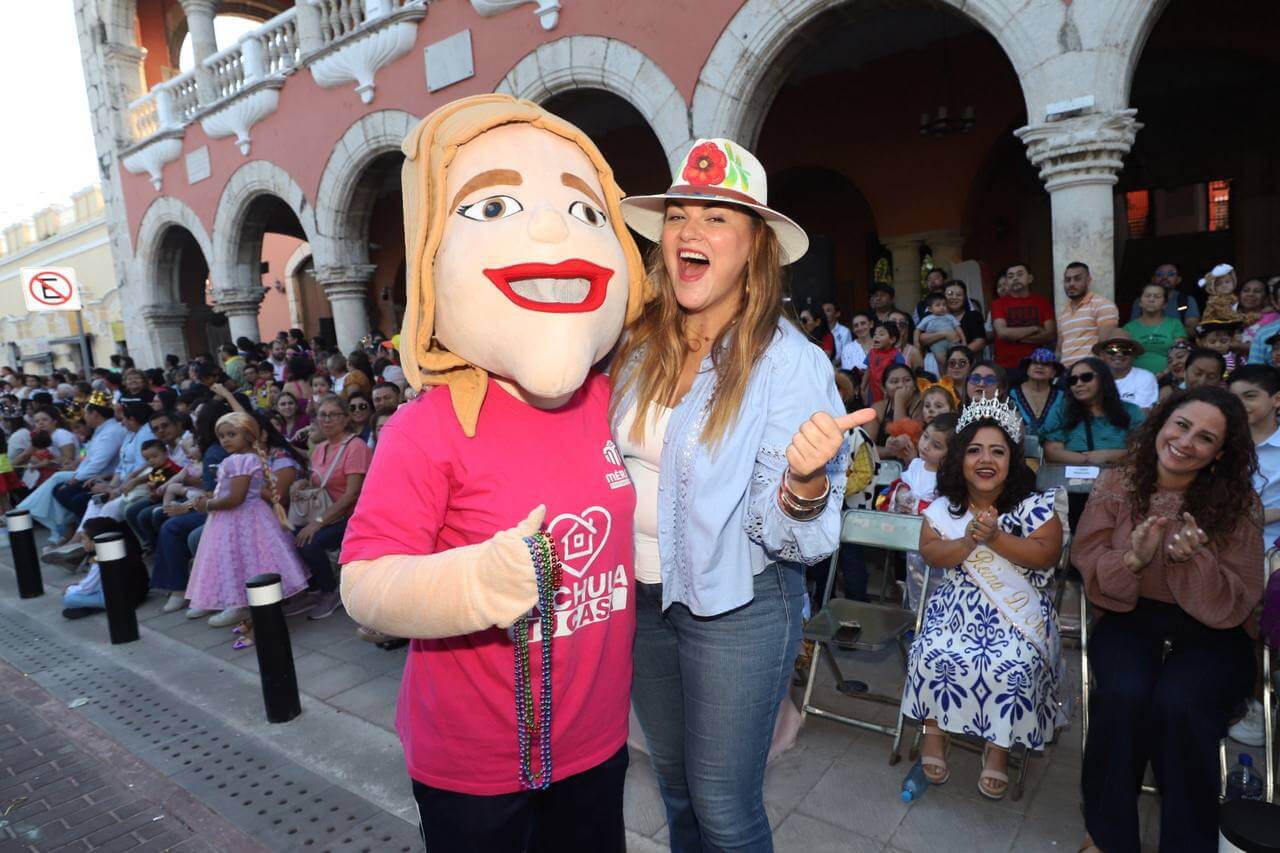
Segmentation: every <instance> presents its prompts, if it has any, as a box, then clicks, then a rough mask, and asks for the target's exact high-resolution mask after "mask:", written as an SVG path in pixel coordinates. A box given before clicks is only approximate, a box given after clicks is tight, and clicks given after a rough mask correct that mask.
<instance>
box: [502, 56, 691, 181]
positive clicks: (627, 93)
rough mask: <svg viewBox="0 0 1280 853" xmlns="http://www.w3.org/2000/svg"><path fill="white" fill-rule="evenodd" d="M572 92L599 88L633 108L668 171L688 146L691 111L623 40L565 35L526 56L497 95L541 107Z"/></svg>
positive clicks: (673, 88)
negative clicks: (651, 135) (654, 139)
mask: <svg viewBox="0 0 1280 853" xmlns="http://www.w3.org/2000/svg"><path fill="white" fill-rule="evenodd" d="M570 89H603V90H604V91H606V92H610V93H612V94H615V95H617V96H618V97H620V98H622V99H623V100H625V101H627V102H628V103H630V104H631V105H632V106H634V107H635V108H636V109H637V110H638V111H639V112H640V114H641V115H642V116H644V118H645V121H647V122H648V123H649V127H650V128H652V130H653V132H654V135H655V136H657V137H658V141H659V142H660V143H661V145H662V150H663V151H664V152H665V153H666V155H667V161H668V163H670V164H671V166H672V168H674V167H675V165H676V164H677V163H678V162H679V161H680V159H681V158H682V157H683V156H684V154H685V153H686V152H687V151H688V149H689V146H690V145H691V144H692V141H693V135H692V133H691V132H690V127H689V107H688V105H687V104H686V103H685V100H684V96H683V95H681V94H680V90H679V89H677V88H676V85H675V83H673V82H672V81H671V78H670V77H668V76H667V73H666V72H665V71H663V70H662V68H661V67H660V66H659V65H658V64H657V63H656V62H654V61H653V60H652V59H650V58H649V57H648V56H646V55H645V54H644V53H643V52H641V51H639V50H637V49H636V48H634V47H632V46H631V45H629V44H627V43H626V42H623V41H619V40H618V39H612V38H605V37H603V36H567V37H565V38H562V39H557V40H556V41H553V42H548V43H546V44H543V45H541V46H539V47H538V49H537V50H534V51H532V52H531V53H529V54H527V55H526V56H525V57H524V58H523V59H521V60H520V61H519V62H517V63H516V64H515V66H514V67H513V68H512V69H511V71H510V72H508V73H507V76H506V77H504V78H503V79H502V82H500V83H499V84H498V85H497V87H496V88H495V89H494V91H496V92H503V93H505V94H508V95H514V96H516V97H517V98H526V99H528V100H530V101H535V102H537V103H543V102H544V101H546V100H547V99H548V98H550V97H551V96H552V95H556V94H559V93H560V92H564V91H567V90H570Z"/></svg>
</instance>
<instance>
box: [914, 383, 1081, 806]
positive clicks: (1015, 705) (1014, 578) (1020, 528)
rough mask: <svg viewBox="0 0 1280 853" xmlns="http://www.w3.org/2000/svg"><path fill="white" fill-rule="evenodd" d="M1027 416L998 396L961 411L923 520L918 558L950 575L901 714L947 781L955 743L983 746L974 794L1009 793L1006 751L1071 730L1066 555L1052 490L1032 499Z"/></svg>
mask: <svg viewBox="0 0 1280 853" xmlns="http://www.w3.org/2000/svg"><path fill="white" fill-rule="evenodd" d="M1022 430H1023V424H1022V418H1021V416H1020V415H1019V413H1018V410H1017V408H1015V407H1014V406H1012V405H1011V404H1009V403H1007V402H1004V401H1001V400H998V399H979V400H975V401H974V402H972V403H970V404H969V405H968V406H967V407H965V409H964V411H963V412H962V413H961V415H960V418H959V421H958V423H957V425H956V434H955V437H954V438H952V440H951V444H950V446H949V447H948V449H947V455H946V456H945V457H943V460H942V463H941V464H940V465H939V467H938V497H937V498H936V499H935V500H934V502H933V503H931V504H930V505H929V507H928V509H926V510H925V512H924V517H925V522H926V523H925V524H924V525H923V526H922V527H921V529H920V548H919V550H920V553H921V554H923V555H924V558H925V561H926V562H928V564H929V565H930V566H933V567H936V568H945V569H946V570H947V573H946V577H945V579H944V580H943V582H942V584H941V586H939V587H938V588H937V589H936V590H935V591H934V592H933V594H932V596H930V598H929V600H928V603H927V604H926V605H925V616H924V625H923V627H922V629H921V631H920V635H919V636H918V637H916V639H915V642H913V643H912V645H911V654H910V657H909V659H908V663H907V683H906V687H905V688H904V691H903V697H902V702H903V709H904V711H905V713H906V714H907V715H908V716H910V717H913V718H915V719H917V720H920V721H921V722H922V726H923V730H924V741H923V743H922V744H921V748H920V754H921V762H922V764H923V769H924V772H925V775H926V776H928V778H929V781H930V782H932V783H933V784H935V785H941V784H944V783H945V782H946V781H947V780H948V779H949V778H950V775H951V774H950V771H949V769H948V768H947V752H948V750H949V747H950V737H951V734H952V733H954V734H962V735H977V736H978V737H981V738H982V739H983V740H984V741H985V743H984V745H983V750H982V772H981V774H980V775H979V777H978V791H979V792H980V793H981V794H982V795H983V796H984V797H987V798H989V799H993V800H999V799H1002V798H1003V797H1004V796H1005V793H1006V792H1007V791H1008V788H1009V776H1008V772H1007V768H1008V757H1009V748H1010V747H1011V746H1013V745H1014V744H1016V743H1021V744H1024V745H1025V746H1026V747H1027V748H1029V749H1042V748H1043V747H1044V745H1045V743H1046V742H1047V741H1049V740H1052V739H1053V735H1054V732H1055V731H1056V729H1057V728H1058V726H1059V725H1061V724H1063V723H1065V719H1064V718H1063V717H1062V711H1061V706H1060V704H1059V702H1058V692H1059V689H1060V687H1061V685H1062V684H1063V679H1064V678H1065V669H1064V667H1063V662H1062V655H1061V639H1060V637H1059V635H1058V625H1057V616H1056V614H1055V612H1054V608H1053V599H1052V597H1051V595H1050V590H1049V586H1050V583H1051V582H1052V580H1053V570H1054V566H1055V565H1056V564H1057V562H1058V557H1059V555H1060V553H1061V551H1062V524H1061V522H1060V521H1059V519H1058V515H1057V514H1056V513H1055V511H1054V498H1055V496H1056V490H1049V491H1047V492H1037V491H1036V490H1035V475H1034V474H1033V473H1032V472H1031V469H1030V468H1028V467H1027V465H1026V462H1025V460H1024V458H1023V452H1022Z"/></svg>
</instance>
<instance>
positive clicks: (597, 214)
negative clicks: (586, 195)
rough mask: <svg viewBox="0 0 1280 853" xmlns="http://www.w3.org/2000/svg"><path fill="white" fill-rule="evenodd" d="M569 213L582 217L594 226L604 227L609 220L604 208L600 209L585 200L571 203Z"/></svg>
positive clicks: (576, 217) (575, 216) (578, 217)
mask: <svg viewBox="0 0 1280 853" xmlns="http://www.w3.org/2000/svg"><path fill="white" fill-rule="evenodd" d="M569 215H570V216H572V217H574V218H575V219H581V220H582V221H583V222H585V223H587V224H588V225H590V226H592V227H593V228H603V227H604V225H605V223H606V222H608V221H609V220H607V219H606V218H605V215H604V211H603V210H598V209H597V208H594V207H592V206H591V205H589V204H587V203H586V202H585V201H575V202H574V203H573V204H571V205H569Z"/></svg>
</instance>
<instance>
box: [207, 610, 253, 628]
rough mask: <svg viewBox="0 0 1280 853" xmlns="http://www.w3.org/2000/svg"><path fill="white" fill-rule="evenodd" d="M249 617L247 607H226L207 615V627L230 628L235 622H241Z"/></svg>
mask: <svg viewBox="0 0 1280 853" xmlns="http://www.w3.org/2000/svg"><path fill="white" fill-rule="evenodd" d="M247 618H249V608H247V607H228V608H227V609H226V610H223V611H222V612H221V613H215V614H214V615H212V616H210V617H209V627H211V628H230V627H231V626H232V625H234V624H236V623H237V622H243V621H244V620H245V619H247Z"/></svg>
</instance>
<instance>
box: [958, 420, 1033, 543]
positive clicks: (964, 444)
mask: <svg viewBox="0 0 1280 853" xmlns="http://www.w3.org/2000/svg"><path fill="white" fill-rule="evenodd" d="M983 427H994V428H996V429H998V430H999V431H1000V434H1001V435H1003V436H1004V440H1005V443H1006V444H1008V446H1009V474H1008V476H1007V477H1006V478H1005V481H1004V488H1003V489H1001V491H1000V496H999V497H998V498H996V509H997V510H999V511H1000V513H1001V514H1003V513H1006V512H1010V511H1011V510H1013V509H1014V507H1016V506H1017V505H1018V504H1020V503H1022V502H1023V501H1024V500H1026V499H1027V497H1028V496H1030V495H1031V494H1032V493H1033V492H1035V490H1036V475H1035V472H1034V471H1032V470H1031V469H1030V468H1029V467H1027V459H1026V456H1025V455H1024V454H1023V452H1022V442H1020V441H1014V440H1013V439H1012V438H1011V437H1010V436H1009V433H1007V432H1005V431H1004V427H1002V426H1000V424H998V423H996V422H995V421H994V420H993V419H991V418H981V419H980V420H976V421H974V422H973V423H971V424H968V425H967V426H965V428H964V429H962V430H960V431H959V432H958V433H956V434H955V435H954V436H952V437H951V443H950V444H948V445H947V455H946V456H944V457H942V462H941V463H940V464H939V465H938V497H939V498H946V499H947V500H948V501H949V502H950V504H949V506H948V509H949V510H950V512H951V517H952V518H960V517H961V516H962V515H964V514H965V512H966V511H967V510H968V509H969V486H968V484H967V483H965V479H964V457H965V453H966V452H967V451H968V449H969V442H971V441H973V436H974V435H975V434H976V433H977V432H978V430H980V429H982V428H983Z"/></svg>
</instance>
